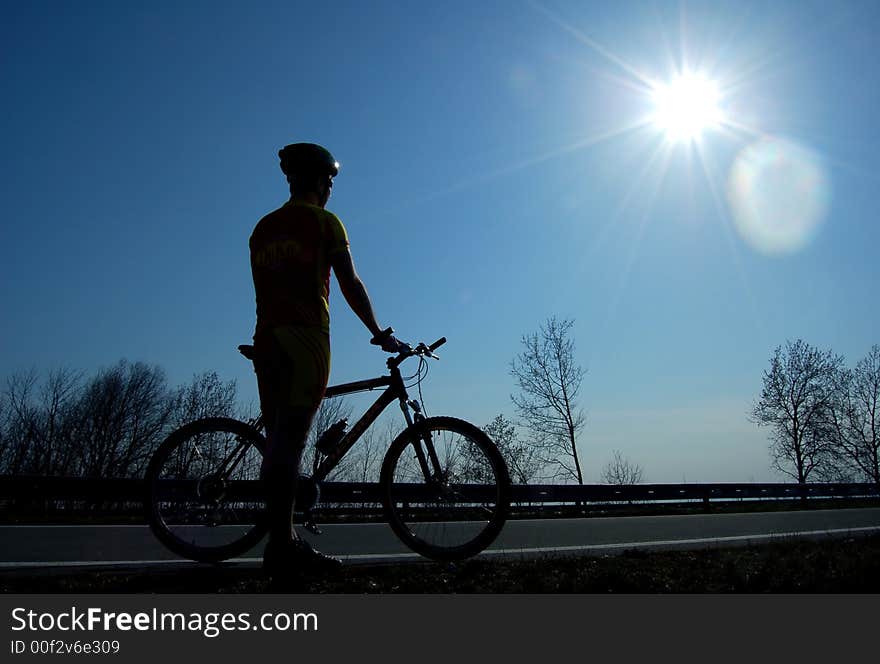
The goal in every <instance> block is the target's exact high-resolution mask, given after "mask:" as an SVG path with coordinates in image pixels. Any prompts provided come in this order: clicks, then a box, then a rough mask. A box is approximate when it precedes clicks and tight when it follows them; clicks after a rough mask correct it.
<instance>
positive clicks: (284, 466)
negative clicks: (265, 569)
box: [262, 408, 315, 545]
mask: <svg viewBox="0 0 880 664" xmlns="http://www.w3.org/2000/svg"><path fill="white" fill-rule="evenodd" d="M314 416H315V410H312V409H306V408H297V409H285V408H279V409H278V412H277V413H276V416H275V424H274V426H273V427H272V429H271V431H270V432H269V440H268V449H267V450H266V454H265V456H264V457H263V468H262V471H263V482H264V486H265V487H266V502H267V507H268V509H269V541H270V542H274V543H276V545H280V544H282V543H286V542H290V541H292V540H293V539H294V535H293V527H292V525H291V522H292V519H293V507H294V501H295V499H296V488H297V484H298V482H299V467H300V461H301V460H302V455H303V450H304V448H305V441H306V436H308V433H309V428H310V427H311V424H312V419H313V418H314Z"/></svg>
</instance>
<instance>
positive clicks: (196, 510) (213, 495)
mask: <svg viewBox="0 0 880 664" xmlns="http://www.w3.org/2000/svg"><path fill="white" fill-rule="evenodd" d="M265 447H266V439H265V438H264V437H263V436H262V435H261V434H260V433H259V432H258V431H257V430H256V429H254V428H253V427H251V426H250V425H248V424H245V423H244V422H239V421H238V420H233V419H229V418H225V417H212V418H205V419H202V420H197V421H195V422H192V423H190V424H187V425H184V426H182V427H181V428H179V429H177V430H176V431H174V432H173V433H171V435H170V436H168V438H167V439H166V440H165V441H164V442H163V443H162V444H161V445H160V446H159V448H158V449H157V450H156V453H155V454H154V455H153V457H152V459H151V460H150V464H149V466H148V467H147V473H146V477H145V481H146V490H147V496H146V502H145V504H146V508H147V519H148V521H149V524H150V527H151V528H152V530H153V533H155V535H156V537H157V538H158V539H159V541H161V542H162V543H163V544H164V545H165V546H167V547H168V548H169V549H171V550H172V551H174V552H175V553H177V554H178V555H180V556H183V557H185V558H190V559H192V560H198V561H201V562H218V561H221V560H226V559H228V558H232V557H234V556H237V555H239V554H242V553H244V552H245V551H247V550H249V549H250V548H252V547H254V546H256V544H257V543H258V542H259V541H260V540H261V539H262V538H263V536H264V535H265V534H266V532H267V529H268V523H267V518H266V501H265V498H264V496H263V491H262V485H261V483H260V481H259V479H260V466H261V463H262V460H263V451H264V450H265Z"/></svg>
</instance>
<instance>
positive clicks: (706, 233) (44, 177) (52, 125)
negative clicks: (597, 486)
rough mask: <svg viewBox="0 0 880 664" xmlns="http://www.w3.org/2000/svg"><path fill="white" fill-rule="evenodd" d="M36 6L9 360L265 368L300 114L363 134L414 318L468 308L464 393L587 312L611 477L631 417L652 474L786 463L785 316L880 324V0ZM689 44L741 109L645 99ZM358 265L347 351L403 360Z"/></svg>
mask: <svg viewBox="0 0 880 664" xmlns="http://www.w3.org/2000/svg"><path fill="white" fill-rule="evenodd" d="M3 17H4V18H3V21H2V22H0V54H2V58H0V72H2V77H0V86H2V87H0V91H2V99H3V104H2V110H0V113H2V117H3V121H2V125H0V142H2V143H0V144H2V153H3V159H2V164H0V169H2V172H0V181H2V188H0V196H2V198H0V201H2V210H3V223H2V242H0V271H2V283H3V290H2V300H0V312H2V313H0V316H2V341H3V346H4V348H3V352H2V354H0V376H8V375H10V374H11V373H13V372H15V371H18V370H22V369H29V368H32V367H33V368H36V369H37V370H39V371H41V372H45V371H47V370H49V369H52V368H56V367H60V366H68V367H71V368H77V369H84V370H86V371H89V372H91V371H94V370H96V369H98V368H99V367H104V366H108V365H112V364H115V363H116V362H117V361H118V360H119V359H121V358H127V359H129V360H131V361H136V360H142V361H145V362H148V363H151V364H153V363H155V364H158V365H160V366H161V367H163V368H164V369H165V370H166V372H167V373H168V376H169V380H170V381H171V383H172V384H180V383H184V382H187V381H188V380H189V379H190V378H191V376H192V375H193V374H194V373H197V372H201V371H204V370H216V371H217V372H218V373H219V374H220V375H221V376H222V377H223V378H226V379H235V380H236V381H237V382H238V386H239V392H240V394H241V396H242V398H243V399H244V400H245V401H249V400H253V399H255V392H256V390H255V385H254V379H253V374H252V372H251V370H250V367H249V365H248V364H247V362H246V361H245V360H244V359H242V358H241V357H240V356H238V354H237V352H236V346H237V345H238V344H239V343H243V342H247V341H249V339H250V336H251V334H252V331H253V323H254V305H253V286H252V282H251V277H250V270H249V264H248V252H247V239H248V236H249V234H250V231H251V230H252V228H253V225H254V224H255V223H256V221H257V220H258V219H259V217H261V216H262V215H263V214H265V213H266V212H268V211H270V210H272V209H274V208H275V207H277V206H278V205H280V204H281V203H282V202H283V201H284V200H285V199H286V195H287V191H286V182H285V181H284V178H283V176H282V174H281V172H280V171H279V169H278V163H277V157H276V155H277V150H278V149H279V148H280V147H282V146H283V145H284V144H286V143H290V142H297V141H315V142H320V143H322V144H324V145H326V146H328V147H329V148H330V149H331V150H332V151H333V153H334V154H335V155H336V157H337V158H338V159H339V161H340V162H341V164H342V169H341V173H340V175H339V177H338V178H337V180H336V185H335V187H334V191H333V197H332V198H331V200H330V203H329V204H328V209H330V210H332V211H333V212H335V213H336V214H337V215H339V217H340V218H341V219H342V220H343V222H344V223H345V225H346V227H347V229H348V232H349V236H350V240H351V246H352V253H353V255H354V257H355V263H356V265H357V267H358V270H359V272H360V273H361V276H362V277H363V279H364V281H365V283H366V284H367V288H368V290H369V291H370V294H371V296H372V298H373V301H374V304H375V307H376V311H377V314H378V317H379V319H380V323H383V324H390V325H393V326H394V327H395V329H396V330H397V331H398V335H399V336H400V337H401V338H403V339H405V340H410V341H419V340H424V341H428V342H430V341H433V340H434V339H436V338H437V337H439V336H441V335H445V336H446V337H447V338H448V339H449V342H448V344H447V345H446V346H445V347H444V348H443V349H442V351H443V352H442V353H441V354H442V360H441V361H440V362H439V363H434V364H432V366H431V373H430V375H429V377H428V380H427V382H426V383H425V385H424V395H425V398H426V403H427V406H428V410H429V412H430V413H432V414H450V415H456V416H459V417H463V418H465V419H470V420H472V421H474V422H476V423H477V424H485V423H487V422H488V421H490V420H491V419H492V417H493V416H494V415H496V414H497V413H505V414H506V415H507V416H508V417H512V416H513V409H512V405H511V403H510V394H511V392H512V391H513V389H514V384H513V380H512V379H511V377H510V376H509V373H508V370H509V363H510V361H511V359H512V358H513V357H514V355H515V354H516V353H517V352H518V351H519V348H520V338H521V336H522V335H523V334H524V333H527V332H531V331H534V330H537V328H538V326H539V325H540V324H541V322H542V321H544V320H545V319H546V318H547V317H548V316H551V315H557V316H559V317H561V318H573V319H574V320H575V327H574V338H575V342H576V345H577V359H578V360H579V362H580V363H581V364H583V366H584V367H585V368H587V370H588V374H587V376H586V379H585V382H584V387H583V394H582V404H581V405H582V406H583V407H584V408H585V410H586V412H587V417H588V424H587V428H586V429H585V431H584V434H583V436H582V439H581V443H580V449H581V455H582V462H583V464H584V467H585V469H586V470H585V474H586V480H587V481H588V482H595V481H598V479H599V473H600V471H601V468H602V466H604V464H605V463H607V462H608V461H609V460H610V457H611V453H612V450H614V449H619V450H621V451H622V452H623V453H624V455H626V456H628V457H630V458H631V459H632V460H633V461H634V462H636V463H638V464H640V465H641V466H642V467H643V468H644V471H645V479H646V481H649V482H681V481H688V482H712V481H733V482H746V481H777V480H780V479H782V478H780V477H778V476H777V475H775V474H774V473H773V472H772V471H771V470H770V459H769V455H768V451H767V445H768V444H767V437H766V431H764V430H760V429H758V428H757V427H756V426H755V425H754V424H751V423H749V422H748V420H747V413H748V410H749V407H750V404H751V403H752V402H753V400H754V399H755V398H756V397H757V396H758V394H759V391H760V388H761V375H762V371H763V370H764V369H765V368H766V367H767V366H768V364H769V358H770V357H771V355H772V352H773V349H774V348H775V347H776V346H777V345H780V344H784V343H785V341H786V339H795V338H798V337H800V338H803V339H804V340H806V341H807V342H809V343H811V344H813V345H816V346H819V347H821V348H831V349H833V350H834V351H835V352H837V353H841V354H843V355H844V356H845V357H846V358H847V360H848V362H849V363H850V364H851V365H852V364H855V362H856V361H857V360H858V359H859V358H861V357H862V356H863V355H864V354H865V353H866V352H867V351H868V350H869V348H870V347H871V345H872V344H874V343H880V325H878V323H880V312H878V306H877V293H876V285H877V283H880V278H878V277H880V263H878V260H877V248H878V246H880V242H878V240H880V230H878V224H877V219H876V193H875V192H876V191H877V189H878V180H880V177H878V176H880V171H878V169H877V167H876V151H877V147H878V130H877V118H878V116H880V113H878V111H880V97H878V95H880V85H878V81H877V74H876V67H875V65H876V63H877V47H876V46H875V43H876V34H877V31H878V28H880V5H878V4H877V3H874V2H851V1H843V2H833V3H829V2H825V1H822V2H818V1H817V2H811V1H805V0H799V1H797V2H782V1H774V2H748V1H744V0H736V1H735V2H710V1H706V2H660V1H659V0H658V1H655V2H613V3H612V2H594V3H586V2H559V1H556V0H545V1H542V2H525V1H524V2H517V1H514V0H509V1H503V2H489V1H482V2H442V3H429V2H403V1H400V2H378V1H376V2H367V1H365V2H336V3H329V4H321V3H314V2H309V3H303V2H295V1H290V0H285V1H283V2H281V1H279V2H267V1H254V2H236V3H231V2H187V1H181V0H175V1H174V2H111V1H108V2H92V1H85V0H84V1H82V2H44V1H39V0H35V1H29V2H9V1H4V2H3ZM683 69H687V70H690V71H694V72H698V73H701V74H703V75H704V76H706V77H708V78H711V79H713V80H715V81H717V83H718V86H719V89H720V91H721V102H720V106H721V107H722V110H723V113H724V118H725V122H724V123H723V125H722V126H720V127H718V128H715V129H707V130H706V131H705V132H703V134H702V136H701V138H700V140H699V141H698V142H692V143H677V144H673V143H670V142H669V141H668V139H667V137H666V136H665V135H664V133H663V132H662V131H661V129H660V128H658V127H657V126H656V125H655V124H654V123H651V122H646V121H645V118H646V117H647V116H648V115H650V113H651V112H652V95H651V83H652V82H664V81H668V80H670V79H672V78H673V77H674V76H675V74H676V72H680V71H682V70H683ZM748 214H753V215H756V216H754V217H753V218H752V219H751V223H746V220H745V217H746V216H747V215H748ZM776 219H784V221H785V223H784V224H782V225H781V226H779V224H776V221H775V220H776ZM811 222H812V223H811ZM774 224H776V225H777V226H779V227H778V228H777V227H776V226H774ZM774 228H775V229H776V231H777V232H776V233H775V235H774V234H769V233H767V232H765V231H768V230H771V231H772V230H773V229H774ZM333 289H334V290H333V293H332V295H331V306H332V309H333V312H332V316H333V332H332V344H333V370H332V376H331V381H332V382H341V381H347V380H355V379H360V378H367V377H371V376H374V375H378V374H379V373H381V371H382V369H383V368H384V364H383V362H384V356H383V354H382V353H380V352H379V351H378V350H376V349H375V347H372V346H370V345H369V344H368V339H369V334H368V333H367V331H366V330H365V329H364V328H363V326H362V325H361V324H360V322H359V321H358V320H357V319H356V318H355V316H354V315H353V314H352V313H351V312H350V311H349V310H348V309H347V308H346V307H345V305H344V301H343V300H342V298H341V296H340V294H339V291H338V288H337V287H336V286H335V284H334V287H333Z"/></svg>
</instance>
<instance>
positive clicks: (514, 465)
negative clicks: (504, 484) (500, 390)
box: [483, 414, 542, 484]
mask: <svg viewBox="0 0 880 664" xmlns="http://www.w3.org/2000/svg"><path fill="white" fill-rule="evenodd" d="M483 431H485V432H486V435H487V436H489V438H491V439H492V441H493V442H494V443H495V445H496V446H497V447H498V451H499V452H501V456H502V457H504V461H505V462H506V463H507V468H508V470H509V471H510V479H511V480H512V481H513V482H514V484H528V483H529V482H530V481H531V480H533V479H534V478H535V477H536V476H537V475H538V473H539V472H540V471H541V468H542V462H541V460H540V459H539V457H538V453H537V450H536V449H535V447H534V446H532V445H528V444H526V443H524V442H523V441H522V440H520V439H519V436H517V434H516V427H515V426H514V424H513V422H511V421H510V420H508V419H507V418H506V417H504V415H503V414H499V415H496V416H495V419H493V420H492V421H491V422H489V424H487V425H486V426H484V427H483Z"/></svg>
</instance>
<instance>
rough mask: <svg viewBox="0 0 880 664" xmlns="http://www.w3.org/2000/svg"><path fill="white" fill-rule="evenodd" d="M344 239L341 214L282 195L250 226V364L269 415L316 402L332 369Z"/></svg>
mask: <svg viewBox="0 0 880 664" xmlns="http://www.w3.org/2000/svg"><path fill="white" fill-rule="evenodd" d="M347 247H348V236H347V235H346V232H345V227H344V226H343V225H342V222H341V221H339V219H338V218H337V217H336V216H335V215H334V214H332V213H331V212H327V211H326V210H324V209H323V208H321V207H318V206H315V205H309V204H308V203H300V202H288V203H286V204H285V205H283V206H282V207H281V208H279V209H278V210H275V211H274V212H271V213H269V214H268V215H266V216H265V217H263V218H262V219H261V220H260V221H259V223H258V224H257V226H256V228H254V232H253V233H252V234H251V238H250V250H251V272H252V274H253V278H254V290H255V291H256V297H257V328H256V331H255V332H254V347H255V351H256V354H257V357H256V359H255V361H254V368H255V369H256V372H257V383H258V386H259V390H260V404H261V408H262V411H263V416H264V417H266V418H267V421H270V422H271V421H273V420H274V414H275V412H276V409H277V408H294V409H302V408H306V409H316V408H317V407H318V405H319V404H320V403H321V399H322V398H323V396H324V390H325V389H326V387H327V380H328V378H329V376H330V338H329V335H330V302H329V296H330V264H331V261H332V258H333V256H334V255H335V254H337V253H338V252H340V251H345V250H346V248H347Z"/></svg>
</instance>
